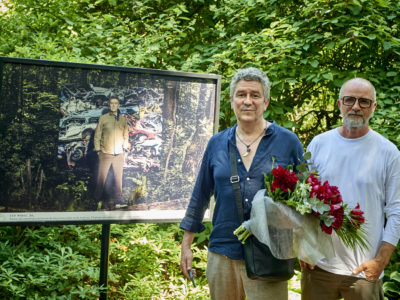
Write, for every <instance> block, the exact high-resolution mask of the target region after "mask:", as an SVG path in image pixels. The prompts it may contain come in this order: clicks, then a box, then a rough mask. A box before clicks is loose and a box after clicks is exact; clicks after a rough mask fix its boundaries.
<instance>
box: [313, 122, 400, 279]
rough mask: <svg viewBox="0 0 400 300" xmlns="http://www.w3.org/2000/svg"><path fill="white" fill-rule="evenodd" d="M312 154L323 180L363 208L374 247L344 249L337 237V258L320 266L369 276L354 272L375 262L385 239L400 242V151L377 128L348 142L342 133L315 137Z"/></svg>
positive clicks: (330, 269)
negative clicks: (357, 268)
mask: <svg viewBox="0 0 400 300" xmlns="http://www.w3.org/2000/svg"><path fill="white" fill-rule="evenodd" d="M307 151H309V152H311V162H312V164H313V166H314V167H315V168H316V169H317V171H318V173H319V175H320V177H321V180H322V181H325V180H328V182H329V184H330V185H336V186H337V187H338V188H339V191H340V193H341V195H342V198H343V202H344V203H348V205H349V206H350V207H351V208H353V207H355V206H356V205H357V203H359V204H360V208H361V210H363V211H364V216H365V219H366V224H365V226H364V227H365V229H366V230H367V237H368V241H369V243H370V247H369V251H365V252H364V253H363V251H362V250H361V249H359V248H356V249H355V250H352V249H350V248H347V247H345V246H344V244H343V243H342V242H341V240H340V239H339V238H338V237H337V236H336V234H333V236H332V238H333V241H334V250H335V253H336V256H335V257H334V258H332V259H329V260H327V259H324V260H322V261H320V262H319V263H318V264H317V265H318V266H319V267H320V268H322V269H324V270H326V271H328V272H331V273H335V274H341V275H348V276H357V277H364V278H365V275H364V272H362V273H360V274H358V275H353V274H352V271H353V270H354V269H355V268H356V267H357V266H359V265H360V264H361V263H363V262H365V261H368V260H370V259H373V258H375V256H376V254H377V252H378V250H379V247H380V245H381V242H382V241H385V242H388V243H390V244H392V245H394V246H396V245H397V243H398V241H399V238H400V152H399V150H398V149H397V147H396V146H395V145H394V144H393V143H391V142H390V141H389V140H387V139H386V138H384V137H383V136H381V135H380V134H378V133H377V132H375V131H373V130H369V132H368V133H367V134H366V135H364V136H362V137H360V138H356V139H347V138H344V137H342V136H341V135H340V134H339V132H338V130H337V129H333V130H330V131H328V132H325V133H323V134H320V135H318V136H316V137H315V138H314V139H313V140H312V141H311V143H310V144H309V146H308V147H307ZM385 215H386V217H387V224H386V226H385ZM382 276H383V273H382V274H381V277H382Z"/></svg>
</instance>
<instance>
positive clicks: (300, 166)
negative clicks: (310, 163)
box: [296, 164, 308, 173]
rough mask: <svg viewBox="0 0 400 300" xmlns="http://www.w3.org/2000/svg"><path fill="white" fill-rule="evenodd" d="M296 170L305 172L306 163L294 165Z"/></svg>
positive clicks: (306, 169)
mask: <svg viewBox="0 0 400 300" xmlns="http://www.w3.org/2000/svg"><path fill="white" fill-rule="evenodd" d="M296 170H297V171H298V172H300V173H303V172H307V171H308V168H307V165H306V164H300V165H298V166H296Z"/></svg>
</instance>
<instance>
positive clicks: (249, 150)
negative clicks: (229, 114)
mask: <svg viewBox="0 0 400 300" xmlns="http://www.w3.org/2000/svg"><path fill="white" fill-rule="evenodd" d="M264 133H265V129H263V131H261V133H260V135H259V136H258V137H257V138H256V139H255V140H254V141H252V142H251V143H250V144H246V143H245V142H243V141H242V139H241V138H240V136H239V135H238V133H237V131H236V136H237V138H238V140H239V141H240V142H241V143H242V144H243V145H245V146H246V152H245V153H244V154H242V156H243V157H246V156H247V155H249V153H250V152H251V149H250V146H251V145H253V144H254V143H255V142H256V141H258V139H259V138H260V137H261V136H262V135H263V134H264Z"/></svg>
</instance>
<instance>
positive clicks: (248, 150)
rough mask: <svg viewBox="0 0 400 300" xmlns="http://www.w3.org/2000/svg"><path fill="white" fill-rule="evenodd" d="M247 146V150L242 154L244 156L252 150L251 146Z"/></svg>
mask: <svg viewBox="0 0 400 300" xmlns="http://www.w3.org/2000/svg"><path fill="white" fill-rule="evenodd" d="M246 147H247V149H246V152H245V153H244V154H242V156H243V157H246V156H247V155H249V153H250V151H251V150H250V147H249V146H247V145H246Z"/></svg>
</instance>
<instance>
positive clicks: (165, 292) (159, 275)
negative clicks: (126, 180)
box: [0, 0, 400, 299]
mask: <svg viewBox="0 0 400 300" xmlns="http://www.w3.org/2000/svg"><path fill="white" fill-rule="evenodd" d="M4 3H5V5H6V7H7V8H8V10H6V11H5V12H3V13H1V12H0V28H1V31H0V55H3V56H14V57H24V58H39V59H49V60H60V61H71V62H87V63H98V64H111V65H122V66H134V67H145V68H156V69H166V70H181V71H191V72H202V73H217V74H221V75H223V81H222V86H221V87H222V91H221V103H220V129H224V128H226V127H228V126H230V125H232V124H233V123H234V122H235V117H234V114H233V112H232V110H231V108H230V102H229V81H230V78H231V77H232V76H233V74H234V73H235V72H236V71H237V70H238V69H240V68H243V67H249V66H254V67H258V68H260V69H262V70H264V71H266V72H267V74H268V75H269V77H270V79H271V81H272V91H271V103H270V106H269V108H268V110H267V112H266V113H265V117H267V118H268V119H274V120H276V121H277V122H278V124H281V125H283V126H285V127H287V128H290V129H292V130H294V131H295V132H296V133H297V134H298V135H299V137H300V139H301V141H302V142H303V143H304V145H306V144H308V142H309V141H310V139H311V138H312V137H313V136H314V135H316V134H318V133H320V132H322V131H325V130H327V129H329V128H332V127H335V126H337V125H338V124H339V122H340V116H339V113H338V110H337V109H336V99H337V98H338V90H339V87H340V85H341V84H342V83H343V82H344V81H345V80H346V79H348V78H351V77H354V76H361V77H365V78H367V79H370V80H371V81H372V82H373V83H374V85H375V86H376V88H377V96H378V97H377V98H378V108H377V110H376V112H375V115H374V117H373V119H372V127H373V128H374V129H375V130H377V131H378V132H380V133H382V134H383V135H385V136H386V137H388V138H389V139H390V140H391V141H393V142H394V143H395V144H396V145H397V146H400V124H399V122H398V114H399V97H398V94H399V91H400V85H399V81H400V60H399V55H400V34H399V20H400V2H399V1H397V0H348V1H344V0H330V1H327V0H312V1H311V0H299V1H288V0H283V1H276V0H222V1H220V0H191V1H189V0H181V1H171V0H157V1H154V0H143V1H129V0H97V1H90V0H70V1H61V0H46V1H39V0H24V1H22V0H9V1H4ZM38 80H40V77H38ZM27 93H29V90H28V91H27ZM43 97H46V95H45V94H43ZM42 100H43V99H42ZM53 100H54V99H53ZM26 101H28V102H27V104H29V109H30V111H19V112H12V111H7V114H8V115H10V116H14V115H16V114H17V113H18V114H19V115H22V114H25V116H27V119H26V120H27V121H28V122H32V124H38V126H37V127H32V129H33V130H37V131H39V130H40V131H41V130H43V128H41V127H40V120H35V119H34V116H35V111H37V110H41V109H53V108H52V106H51V105H48V106H43V107H39V106H37V105H35V99H30V98H29V97H28V98H27V99H26ZM45 102H47V103H52V99H46V101H45ZM53 102H54V101H53ZM18 121H19V119H16V120H15V122H16V123H15V126H18V124H19V123H18ZM3 125H4V124H1V130H5V129H4V128H5V126H3ZM13 126H14V125H13ZM29 128H30V127H29ZM29 128H28V127H25V126H22V127H21V130H25V131H26V130H31V129H29ZM54 130H55V129H54V128H45V132H48V133H49V136H51V132H53V131H54ZM32 136H33V135H32ZM10 138H11V137H10ZM13 138H18V136H15V137H13ZM33 142H34V141H30V140H28V141H26V143H25V145H27V146H26V148H24V149H15V151H16V152H22V151H27V152H26V153H27V155H28V154H29V151H35V150H37V149H36V148H34V147H36V146H35V143H33ZM1 143H2V144H3V143H6V144H7V145H12V144H14V143H13V140H9V141H2V142H1ZM42 144H43V145H45V144H46V141H43V143H42ZM1 148H2V147H0V149H1ZM41 149H42V148H41ZM1 151H2V150H0V153H1ZM46 151H51V149H47V150H46ZM46 151H44V152H43V156H46V155H47V154H46ZM27 157H28V158H29V157H30V156H27ZM7 164H10V166H11V165H14V166H15V165H17V166H20V167H21V169H23V168H24V167H25V166H26V160H22V161H20V160H17V158H16V157H11V158H10V159H8V160H7V162H6V165H5V166H3V168H4V170H8V169H10V170H12V169H13V168H11V167H10V168H8V167H7ZM31 164H32V166H33V169H34V170H37V169H38V168H39V164H38V162H36V161H33V162H31ZM66 175H68V174H66ZM15 176H18V174H15ZM56 184H57V183H56ZM4 188H8V187H4ZM81 192H82V189H81V188H80V187H79V186H77V187H76V195H74V197H79V195H80V194H79V193H81ZM50 196H51V195H50ZM67 196H68V195H67ZM95 228H96V229H95ZM209 229H210V228H208V229H207V233H208V230H209ZM176 232H178V229H177V225H176V224H171V225H161V224H158V225H155V224H151V225H150V224H143V225H129V226H113V231H112V237H113V242H112V244H111V249H112V250H111V256H110V264H111V270H110V278H111V283H110V293H111V295H112V298H115V299H120V298H123V297H127V298H128V299H135V298H140V297H142V295H147V296H148V295H151V296H153V295H156V297H165V298H167V297H171V298H174V297H175V298H180V297H181V298H185V297H186V298H193V299H199V298H200V299H201V298H204V297H206V296H205V295H206V294H207V293H206V286H205V278H204V274H202V273H201V274H200V276H199V278H198V279H197V281H198V284H199V287H198V288H196V289H194V288H193V287H192V286H191V285H190V284H189V283H188V282H186V280H184V279H183V278H182V276H181V275H180V273H179V266H178V265H179V259H178V255H179V241H180V238H181V237H180V236H179V235H180V234H178V237H179V238H175V234H176ZM0 235H1V237H2V238H1V239H0V268H1V271H0V294H1V295H4V297H6V298H10V299H12V298H14V299H18V297H20V298H24V296H23V295H25V297H26V295H31V298H32V299H34V298H35V297H36V298H39V297H47V298H50V299H51V298H52V297H53V298H55V297H56V296H55V295H64V296H65V295H72V293H75V295H76V296H71V297H76V298H79V297H81V298H85V299H94V298H95V296H93V295H94V294H96V293H97V294H98V289H96V288H95V286H96V280H97V279H96V278H97V277H98V276H97V275H93V266H94V265H96V264H97V262H98V249H99V240H98V239H99V227H98V226H88V227H86V228H85V229H84V227H78V226H63V227H48V228H46V227H40V228H34V229H32V228H25V229H22V228H20V227H16V228H14V227H13V228H11V227H7V228H2V229H1V231H0ZM114 235H115V237H114ZM115 239H116V240H115ZM206 241H207V239H206V233H204V234H202V235H199V238H198V241H197V244H196V245H197V246H195V248H194V249H195V256H196V263H197V264H198V265H199V269H200V266H201V270H204V266H205V250H204V249H203V248H201V247H202V246H203V245H204V244H205V243H206ZM71 243H72V244H71ZM60 245H65V246H62V247H61V246H60ZM28 246H29V247H28ZM196 247H198V248H196ZM70 249H72V252H71V250H70ZM125 249H128V250H127V251H125ZM399 255H400V250H399V247H398V248H397V249H396V253H395V254H394V255H393V258H392V261H391V263H390V265H389V266H388V267H387V272H386V275H385V278H384V281H385V283H384V289H385V295H386V296H387V297H389V298H390V299H397V298H398V297H399V290H400V288H399V275H398V274H399V273H400V265H399V263H398V261H399ZM57 258H59V259H60V260H62V261H66V258H69V259H68V260H69V261H70V260H72V259H73V260H76V261H78V262H79V265H80V267H76V268H73V269H67V268H68V267H67V266H64V265H61V264H59V263H58V260H57ZM50 262H51V263H50ZM21 266H24V267H21ZM67 270H69V271H68V272H69V274H67ZM58 271H60V274H61V275H59V276H60V277H57V276H58V275H56V274H58V273H57V272H58ZM79 272H84V275H82V274H80V275H79V276H78V274H79ZM65 276H67V278H68V280H65ZM68 276H69V277H68ZM85 276H86V277H85ZM82 278H85V280H82ZM69 280H71V284H70V285H68V286H64V285H63V284H64V283H65V282H67V281H69ZM75 286H79V287H80V288H75ZM68 288H70V289H69V290H67V289H68ZM67 291H68V292H67ZM58 293H59V294H58ZM140 293H142V294H140Z"/></svg>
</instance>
